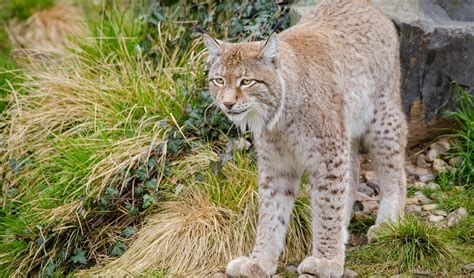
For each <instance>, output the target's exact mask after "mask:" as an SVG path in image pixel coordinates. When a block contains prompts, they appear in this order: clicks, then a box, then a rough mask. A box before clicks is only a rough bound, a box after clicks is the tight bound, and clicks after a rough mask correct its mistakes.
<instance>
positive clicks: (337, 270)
mask: <svg viewBox="0 0 474 278" xmlns="http://www.w3.org/2000/svg"><path fill="white" fill-rule="evenodd" d="M298 272H299V273H300V274H311V275H315V276H318V277H324V278H326V277H342V275H343V274H344V266H343V265H342V264H341V263H339V262H338V261H336V260H328V259H324V258H322V259H318V258H316V257H308V258H306V259H304V260H303V262H302V263H301V264H300V265H299V266H298Z"/></svg>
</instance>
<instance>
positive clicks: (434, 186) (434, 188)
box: [425, 182, 440, 190]
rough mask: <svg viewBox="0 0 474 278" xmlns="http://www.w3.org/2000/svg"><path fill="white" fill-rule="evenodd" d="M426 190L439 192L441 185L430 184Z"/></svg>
mask: <svg viewBox="0 0 474 278" xmlns="http://www.w3.org/2000/svg"><path fill="white" fill-rule="evenodd" d="M425 188H427V189H431V190H439V188H440V186H439V184H437V183H435V182H430V183H428V184H427V185H426V186H425Z"/></svg>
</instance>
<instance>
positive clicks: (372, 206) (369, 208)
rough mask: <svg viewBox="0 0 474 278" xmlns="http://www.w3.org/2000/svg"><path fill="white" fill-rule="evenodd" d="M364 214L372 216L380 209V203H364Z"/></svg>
mask: <svg viewBox="0 0 474 278" xmlns="http://www.w3.org/2000/svg"><path fill="white" fill-rule="evenodd" d="M362 206H363V208H364V209H363V212H364V213H366V214H371V213H373V212H375V211H376V210H377V209H378V208H379V203H378V202H377V201H362Z"/></svg>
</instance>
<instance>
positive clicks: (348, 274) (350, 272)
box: [342, 268, 358, 278]
mask: <svg viewBox="0 0 474 278" xmlns="http://www.w3.org/2000/svg"><path fill="white" fill-rule="evenodd" d="M357 276H358V274H357V272H355V271H354V270H352V269H349V268H346V269H344V274H343V275H342V277H344V278H350V277H357Z"/></svg>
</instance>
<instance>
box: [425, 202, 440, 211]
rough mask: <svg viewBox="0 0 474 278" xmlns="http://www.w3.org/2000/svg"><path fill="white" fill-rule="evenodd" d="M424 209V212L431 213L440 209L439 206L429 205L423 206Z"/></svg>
mask: <svg viewBox="0 0 474 278" xmlns="http://www.w3.org/2000/svg"><path fill="white" fill-rule="evenodd" d="M422 208H423V210H426V211H431V210H436V209H437V208H438V205H437V204H428V205H423V206H422Z"/></svg>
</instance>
